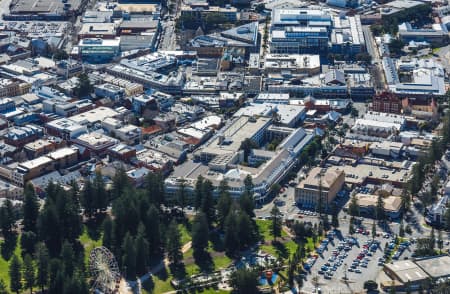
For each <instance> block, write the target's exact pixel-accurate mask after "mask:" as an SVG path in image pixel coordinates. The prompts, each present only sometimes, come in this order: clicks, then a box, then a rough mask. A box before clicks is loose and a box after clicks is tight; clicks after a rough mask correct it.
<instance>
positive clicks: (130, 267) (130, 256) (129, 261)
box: [122, 233, 136, 280]
mask: <svg viewBox="0 0 450 294" xmlns="http://www.w3.org/2000/svg"><path fill="white" fill-rule="evenodd" d="M122 267H123V268H124V272H125V277H126V279H127V280H133V279H135V278H136V248H135V246H134V240H133V238H132V237H131V235H130V233H127V234H126V235H125V239H124V240H123V243H122Z"/></svg>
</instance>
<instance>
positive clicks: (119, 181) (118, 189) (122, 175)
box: [112, 166, 152, 199]
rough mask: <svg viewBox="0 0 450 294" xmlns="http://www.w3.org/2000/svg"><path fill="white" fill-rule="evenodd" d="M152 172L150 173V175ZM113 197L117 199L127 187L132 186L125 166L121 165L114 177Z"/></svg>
mask: <svg viewBox="0 0 450 294" xmlns="http://www.w3.org/2000/svg"><path fill="white" fill-rule="evenodd" d="M150 174H152V173H149V175H150ZM112 182H113V183H112V197H113V199H116V198H118V197H120V196H122V194H123V192H124V191H125V189H127V188H129V187H130V182H129V180H128V176H127V174H126V171H125V169H124V167H123V166H120V167H119V168H118V169H117V171H116V173H115V174H114V177H113V179H112Z"/></svg>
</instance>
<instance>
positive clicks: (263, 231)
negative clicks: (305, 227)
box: [256, 219, 287, 241]
mask: <svg viewBox="0 0 450 294" xmlns="http://www.w3.org/2000/svg"><path fill="white" fill-rule="evenodd" d="M256 225H257V226H258V230H259V234H260V235H261V236H262V237H263V238H264V241H272V240H273V236H272V233H271V228H270V226H271V225H272V222H271V221H270V220H262V219H257V220H256ZM286 236H287V234H286V232H285V231H281V237H286Z"/></svg>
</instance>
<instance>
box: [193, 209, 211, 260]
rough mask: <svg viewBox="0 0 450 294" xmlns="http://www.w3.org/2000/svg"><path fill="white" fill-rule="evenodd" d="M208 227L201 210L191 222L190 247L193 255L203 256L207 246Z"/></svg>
mask: <svg viewBox="0 0 450 294" xmlns="http://www.w3.org/2000/svg"><path fill="white" fill-rule="evenodd" d="M208 239H209V227H208V221H207V219H206V216H205V214H204V213H203V212H200V213H198V214H197V215H196V217H195V219H194V223H193V224H192V248H193V250H194V256H198V257H200V256H203V254H204V253H205V250H206V248H207V247H208Z"/></svg>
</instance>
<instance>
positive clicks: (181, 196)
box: [176, 179, 186, 213]
mask: <svg viewBox="0 0 450 294" xmlns="http://www.w3.org/2000/svg"><path fill="white" fill-rule="evenodd" d="M176 198H177V201H178V204H179V205H180V207H181V211H182V212H183V213H184V207H185V206H186V180H185V179H181V180H180V184H179V186H178V190H177V197H176Z"/></svg>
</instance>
